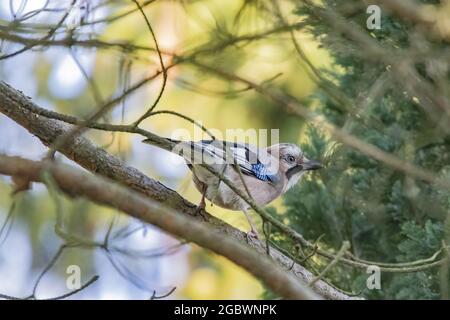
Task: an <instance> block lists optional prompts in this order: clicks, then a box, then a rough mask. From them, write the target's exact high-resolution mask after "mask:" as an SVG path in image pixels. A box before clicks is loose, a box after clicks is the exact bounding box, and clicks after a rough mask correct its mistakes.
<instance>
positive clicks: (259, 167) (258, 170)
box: [252, 163, 277, 182]
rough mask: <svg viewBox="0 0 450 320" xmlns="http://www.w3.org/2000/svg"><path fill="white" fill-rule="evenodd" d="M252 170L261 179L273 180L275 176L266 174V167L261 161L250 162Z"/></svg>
mask: <svg viewBox="0 0 450 320" xmlns="http://www.w3.org/2000/svg"><path fill="white" fill-rule="evenodd" d="M252 172H253V173H254V174H255V176H256V177H257V178H258V179H259V180H262V181H271V182H275V181H276V178H277V177H276V176H275V175H271V174H268V173H267V169H266V167H265V166H264V165H263V164H262V163H255V164H252Z"/></svg>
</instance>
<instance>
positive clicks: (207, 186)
mask: <svg viewBox="0 0 450 320" xmlns="http://www.w3.org/2000/svg"><path fill="white" fill-rule="evenodd" d="M143 142H144V143H150V141H147V140H144V141H143ZM171 151H172V152H174V153H176V154H179V155H181V156H182V157H183V158H184V159H185V161H186V164H187V166H188V167H189V169H190V170H191V171H192V180H193V182H194V185H195V187H196V189H197V190H198V191H199V192H200V193H201V195H202V196H201V200H200V203H199V205H198V210H202V209H204V208H205V204H206V203H205V198H206V199H208V200H209V201H210V202H211V203H212V204H215V205H217V206H219V207H222V208H225V209H229V210H233V211H242V212H243V213H244V214H245V217H246V218H247V221H248V223H249V226H250V231H249V232H248V233H247V236H248V237H252V238H259V234H258V232H257V230H256V228H255V225H254V223H253V221H252V219H251V217H250V215H249V212H248V211H249V209H250V205H249V204H248V203H247V202H246V201H245V200H244V199H242V197H241V196H239V195H238V194H237V193H235V192H234V191H233V190H232V189H231V188H230V187H229V186H228V185H227V184H226V183H225V182H224V181H223V180H222V179H221V178H220V175H223V176H224V177H226V178H228V180H229V181H231V182H232V183H233V185H234V186H235V187H236V188H237V189H238V190H239V191H240V192H241V193H242V194H245V195H247V196H248V193H249V194H250V196H251V198H252V199H253V200H254V201H255V203H256V204H257V205H258V206H261V207H263V206H266V205H267V204H269V203H271V202H272V201H273V200H275V199H276V198H278V197H280V196H281V195H283V194H284V193H285V192H287V191H288V190H289V189H290V188H292V187H293V186H294V185H295V184H297V183H298V182H299V181H300V179H301V177H302V176H303V175H304V174H305V173H306V172H308V171H311V170H317V169H320V168H322V167H323V165H322V164H321V163H320V162H319V161H317V160H310V159H308V158H307V157H306V156H305V154H304V153H303V151H302V150H301V148H300V147H299V146H298V145H296V144H293V143H279V144H274V145H271V146H269V147H266V148H259V147H257V146H255V145H253V144H248V143H239V142H229V141H222V140H217V139H214V140H200V141H196V142H194V141H179V142H177V143H176V144H175V147H174V148H173V149H172V150H171ZM237 166H238V167H239V169H240V172H241V174H240V173H239V171H238V170H237ZM208 168H209V169H208ZM211 171H214V172H215V173H216V174H214V172H211ZM217 173H219V176H218V175H217Z"/></svg>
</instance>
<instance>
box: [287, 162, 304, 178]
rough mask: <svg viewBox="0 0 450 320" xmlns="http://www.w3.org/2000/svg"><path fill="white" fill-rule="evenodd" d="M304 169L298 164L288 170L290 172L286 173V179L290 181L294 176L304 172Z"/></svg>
mask: <svg viewBox="0 0 450 320" xmlns="http://www.w3.org/2000/svg"><path fill="white" fill-rule="evenodd" d="M302 169H303V166H302V165H300V164H298V165H296V166H295V167H292V168H290V169H288V171H286V177H287V178H288V179H290V178H291V177H292V176H293V175H294V174H296V173H298V172H300V171H302Z"/></svg>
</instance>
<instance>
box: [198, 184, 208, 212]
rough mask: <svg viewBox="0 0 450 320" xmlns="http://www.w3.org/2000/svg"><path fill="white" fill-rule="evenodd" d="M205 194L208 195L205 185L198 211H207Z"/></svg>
mask: <svg viewBox="0 0 450 320" xmlns="http://www.w3.org/2000/svg"><path fill="white" fill-rule="evenodd" d="M205 194H206V184H204V185H203V188H202V199H201V200H200V203H199V204H198V209H199V210H204V209H205V206H206V202H205Z"/></svg>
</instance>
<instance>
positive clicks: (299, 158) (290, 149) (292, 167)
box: [267, 143, 323, 190]
mask: <svg viewBox="0 0 450 320" xmlns="http://www.w3.org/2000/svg"><path fill="white" fill-rule="evenodd" d="M267 152H268V153H270V154H271V155H272V156H273V157H274V158H276V159H278V164H277V165H278V172H279V173H280V174H281V175H284V177H285V181H286V187H285V190H288V189H290V188H291V187H292V186H294V185H295V184H296V183H297V182H298V181H299V179H300V178H301V177H302V175H303V174H304V173H305V172H307V171H311V170H317V169H320V168H323V165H322V164H321V163H320V162H319V161H316V160H310V159H308V158H307V157H306V156H305V155H304V153H303V151H302V150H301V149H300V147H299V146H297V145H296V144H293V143H280V144H275V145H273V146H270V147H268V148H267Z"/></svg>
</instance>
